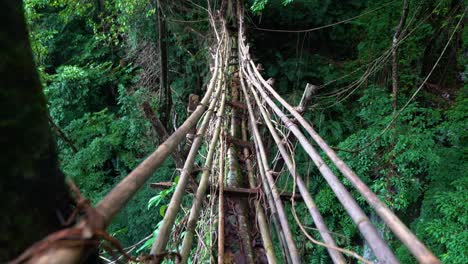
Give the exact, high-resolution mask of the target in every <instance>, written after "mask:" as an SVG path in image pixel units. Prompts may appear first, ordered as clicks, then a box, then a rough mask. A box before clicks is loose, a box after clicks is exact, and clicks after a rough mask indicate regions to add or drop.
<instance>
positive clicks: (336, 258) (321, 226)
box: [245, 85, 346, 264]
mask: <svg viewBox="0 0 468 264" xmlns="http://www.w3.org/2000/svg"><path fill="white" fill-rule="evenodd" d="M249 86H250V85H249ZM250 90H251V93H252V94H253V96H254V99H255V102H256V104H257V107H258V109H259V110H260V112H261V115H262V116H263V121H264V122H265V124H266V125H267V127H268V130H269V131H270V134H271V135H272V136H273V139H274V140H275V143H276V145H277V146H278V150H279V152H280V154H281V156H282V158H283V160H284V162H285V163H286V166H287V167H288V169H289V172H290V173H291V175H292V176H293V177H294V178H295V180H296V182H297V185H298V187H299V192H300V193H301V195H302V198H303V199H304V202H305V203H306V205H307V209H308V210H309V213H310V215H311V216H312V219H313V220H314V223H315V225H316V226H317V229H318V231H319V233H320V235H321V236H322V238H323V240H324V242H325V243H326V244H328V245H330V246H331V247H327V250H328V253H329V254H330V257H331V258H332V260H333V262H334V263H342V264H344V263H346V261H345V259H344V257H343V256H342V255H341V253H340V252H339V251H337V250H335V249H333V247H334V248H337V246H336V243H335V241H334V239H333V238H332V236H331V235H330V231H329V230H328V228H327V226H326V224H325V221H324V220H323V218H322V215H321V214H320V212H319V211H318V209H317V205H316V204H315V202H314V200H313V198H312V196H311V195H310V193H309V190H308V189H307V187H306V185H305V183H304V181H303V180H302V177H301V176H300V175H299V173H297V170H296V168H295V166H294V164H293V162H292V160H291V157H290V156H289V154H288V152H287V151H286V148H285V147H284V143H283V142H282V140H281V138H280V137H279V136H278V133H277V132H276V130H275V128H274V127H273V124H272V123H271V120H270V119H269V117H268V115H267V113H266V112H265V109H263V107H262V106H261V102H260V98H259V97H258V95H257V93H256V92H255V91H254V90H253V88H252V87H251V86H250ZM245 96H248V94H246V95H245ZM285 139H286V138H285Z"/></svg>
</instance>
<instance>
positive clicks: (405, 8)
mask: <svg viewBox="0 0 468 264" xmlns="http://www.w3.org/2000/svg"><path fill="white" fill-rule="evenodd" d="M407 16H408V0H403V11H402V13H401V18H400V23H398V27H397V29H396V32H395V35H394V36H393V43H392V96H393V111H394V112H396V109H397V96H398V79H399V78H398V42H399V41H400V38H401V36H402V35H403V34H402V32H403V26H404V25H405V22H406V17H407Z"/></svg>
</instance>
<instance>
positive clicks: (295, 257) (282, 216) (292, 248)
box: [241, 78, 301, 263]
mask: <svg viewBox="0 0 468 264" xmlns="http://www.w3.org/2000/svg"><path fill="white" fill-rule="evenodd" d="M241 79H242V78H241ZM241 86H242V90H243V91H244V93H245V94H246V92H245V91H246V90H245V86H244V85H243V82H241ZM245 101H246V104H247V108H248V110H249V118H250V127H251V129H252V130H253V134H254V139H255V140H254V142H255V144H256V145H257V147H258V150H259V154H260V157H261V161H262V163H261V164H259V166H263V168H264V170H265V176H266V180H267V181H266V182H264V184H265V185H266V184H268V185H269V188H270V189H271V193H272V195H273V199H274V201H275V204H276V208H277V210H278V216H279V220H280V223H281V227H282V228H283V232H284V236H285V238H286V243H287V247H288V250H289V253H290V255H291V260H292V263H301V260H300V258H299V253H298V250H297V248H296V245H295V242H294V239H293V237H292V233H291V229H290V228H289V224H288V219H287V217H286V213H285V211H284V207H283V203H282V201H281V198H280V195H279V192H278V189H277V188H276V185H275V180H274V179H273V176H272V175H271V173H270V168H269V165H268V160H267V157H266V153H265V148H264V146H263V141H262V139H261V136H260V132H259V131H258V127H257V123H256V122H255V116H254V113H253V110H252V106H251V105H250V99H249V97H248V96H246V97H245ZM249 106H250V107H249Z"/></svg>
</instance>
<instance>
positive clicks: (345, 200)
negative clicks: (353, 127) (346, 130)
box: [246, 64, 399, 263]
mask: <svg viewBox="0 0 468 264" xmlns="http://www.w3.org/2000/svg"><path fill="white" fill-rule="evenodd" d="M246 68H247V71H248V74H250V75H251V78H250V81H251V82H252V84H253V85H254V86H255V87H256V88H257V90H258V91H259V92H260V94H261V95H262V97H263V98H264V99H265V101H266V102H267V103H268V105H269V106H270V107H271V108H272V109H273V111H274V112H275V113H276V114H277V115H278V116H279V117H280V118H281V121H282V122H283V123H284V124H285V126H286V128H288V129H289V130H291V132H293V134H294V135H295V136H296V138H297V139H298V141H299V143H300V144H301V145H302V147H303V148H304V150H305V151H306V152H307V154H308V155H309V156H310V157H311V159H312V160H313V161H314V163H315V165H316V166H317V168H318V169H319V171H320V172H321V174H322V175H323V177H324V178H325V180H326V181H327V182H328V184H329V185H330V187H331V188H332V190H333V192H334V193H335V194H336V197H337V198H338V200H339V201H340V202H341V204H342V205H343V206H344V208H345V209H346V211H347V212H348V214H349V216H351V219H352V220H353V221H354V223H355V224H356V225H357V227H358V229H359V231H360V232H361V234H362V235H363V236H364V238H365V239H366V240H367V241H368V242H369V244H370V246H371V248H372V250H373V252H374V253H375V255H376V257H377V259H378V260H379V261H381V262H382V263H399V262H398V260H397V258H396V257H395V255H394V254H393V252H392V251H391V249H390V248H389V247H388V245H387V244H386V243H385V241H383V239H382V238H381V237H380V235H379V233H378V232H377V229H376V228H375V227H374V226H373V225H372V223H371V222H370V220H369V218H368V217H367V216H366V215H365V214H364V212H363V211H362V209H361V208H360V207H359V205H358V204H357V202H356V200H354V198H353V197H352V196H351V194H350V193H349V192H348V191H347V190H346V188H345V187H344V185H343V184H342V183H341V182H340V181H339V180H338V178H337V177H336V175H335V174H334V173H333V172H332V171H331V170H330V168H329V167H328V166H327V165H326V163H325V162H324V161H323V159H322V158H321V157H320V155H319V154H318V153H317V151H316V150H315V148H314V147H313V146H312V145H311V144H310V142H309V141H308V140H307V138H306V137H305V136H304V135H303V134H302V132H301V131H300V130H299V128H298V127H297V126H296V125H295V124H294V123H293V122H292V121H291V120H290V119H289V118H288V117H287V116H286V115H285V114H284V113H283V112H282V111H281V110H280V109H279V107H278V106H277V105H276V104H275V103H274V102H273V101H272V100H271V99H270V98H269V97H268V95H267V94H266V93H265V91H264V90H263V89H262V87H261V85H260V83H258V81H256V80H255V79H252V78H253V77H252V75H253V73H252V69H251V67H248V64H247V65H246ZM246 74H247V72H246Z"/></svg>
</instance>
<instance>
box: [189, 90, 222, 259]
mask: <svg viewBox="0 0 468 264" xmlns="http://www.w3.org/2000/svg"><path fill="white" fill-rule="evenodd" d="M225 100H226V95H225V93H223V95H222V97H221V102H220V106H219V109H218V113H217V120H216V124H215V127H216V128H215V131H214V134H213V137H212V140H211V143H210V146H209V149H208V154H207V156H206V161H205V167H204V168H203V173H202V176H201V178H200V184H199V186H198V189H197V194H196V195H195V199H194V200H193V204H192V208H191V210H190V216H189V219H188V222H187V227H186V232H185V237H184V240H183V241H182V249H181V251H180V255H181V256H182V261H181V263H182V264H183V263H187V260H188V256H189V254H190V250H191V249H192V242H193V237H194V232H195V228H196V226H197V222H198V217H199V215H200V210H201V206H202V203H203V199H204V198H205V196H206V189H207V188H208V177H209V176H210V172H211V167H212V163H213V156H214V153H215V151H216V146H217V145H218V138H219V134H220V131H221V125H222V124H221V121H222V115H223V114H224V104H225Z"/></svg>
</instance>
